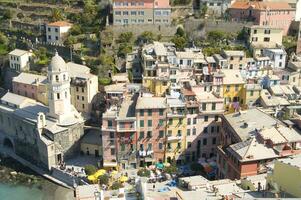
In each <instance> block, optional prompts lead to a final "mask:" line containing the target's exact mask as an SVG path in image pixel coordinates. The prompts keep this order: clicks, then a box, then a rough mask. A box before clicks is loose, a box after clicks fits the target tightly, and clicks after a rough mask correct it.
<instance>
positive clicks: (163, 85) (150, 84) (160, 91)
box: [143, 77, 170, 96]
mask: <svg viewBox="0 0 301 200" xmlns="http://www.w3.org/2000/svg"><path fill="white" fill-rule="evenodd" d="M143 86H144V87H145V88H148V89H149V91H150V92H151V93H153V94H154V95H155V96H163V95H164V94H166V91H167V90H168V89H169V86H170V84H169V80H167V79H163V78H155V77H144V78H143Z"/></svg>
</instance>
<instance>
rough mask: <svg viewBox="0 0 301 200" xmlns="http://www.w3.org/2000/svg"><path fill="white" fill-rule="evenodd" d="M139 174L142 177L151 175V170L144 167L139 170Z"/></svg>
mask: <svg viewBox="0 0 301 200" xmlns="http://www.w3.org/2000/svg"><path fill="white" fill-rule="evenodd" d="M137 175H138V176H141V177H149V176H150V171H149V170H148V169H145V168H142V169H139V170H138V172H137Z"/></svg>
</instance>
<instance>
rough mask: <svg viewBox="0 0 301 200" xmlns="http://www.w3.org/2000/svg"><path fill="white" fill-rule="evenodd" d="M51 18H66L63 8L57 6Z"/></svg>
mask: <svg viewBox="0 0 301 200" xmlns="http://www.w3.org/2000/svg"><path fill="white" fill-rule="evenodd" d="M51 19H52V21H60V20H63V19H64V16H63V13H62V11H61V10H59V9H57V8H55V9H53V10H52V14H51Z"/></svg>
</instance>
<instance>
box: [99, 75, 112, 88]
mask: <svg viewBox="0 0 301 200" xmlns="http://www.w3.org/2000/svg"><path fill="white" fill-rule="evenodd" d="M111 82H112V80H111V79H110V78H109V77H99V78H98V84H99V85H103V86H106V85H110V84H111Z"/></svg>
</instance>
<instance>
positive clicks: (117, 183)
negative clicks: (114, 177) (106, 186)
mask: <svg viewBox="0 0 301 200" xmlns="http://www.w3.org/2000/svg"><path fill="white" fill-rule="evenodd" d="M122 187H123V185H122V184H121V183H120V182H114V183H113V184H112V186H111V189H112V190H118V189H119V188H122Z"/></svg>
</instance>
